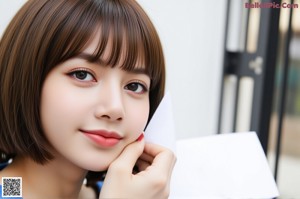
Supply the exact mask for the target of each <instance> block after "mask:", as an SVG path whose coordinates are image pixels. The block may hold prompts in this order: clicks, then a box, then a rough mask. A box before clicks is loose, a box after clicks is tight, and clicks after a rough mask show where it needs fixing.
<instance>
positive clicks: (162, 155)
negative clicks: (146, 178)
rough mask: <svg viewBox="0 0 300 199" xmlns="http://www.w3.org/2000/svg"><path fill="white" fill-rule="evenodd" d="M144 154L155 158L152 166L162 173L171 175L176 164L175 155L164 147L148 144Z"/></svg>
mask: <svg viewBox="0 0 300 199" xmlns="http://www.w3.org/2000/svg"><path fill="white" fill-rule="evenodd" d="M144 153H146V154H148V155H150V156H153V157H154V159H153V162H152V166H153V167H154V168H156V169H157V170H158V171H160V172H162V173H168V174H169V175H171V173H172V171H173V168H174V165H175V162H176V156H175V154H174V153H173V152H172V151H171V150H169V149H167V148H164V147H162V146H159V145H156V144H152V143H146V144H145V149H144Z"/></svg>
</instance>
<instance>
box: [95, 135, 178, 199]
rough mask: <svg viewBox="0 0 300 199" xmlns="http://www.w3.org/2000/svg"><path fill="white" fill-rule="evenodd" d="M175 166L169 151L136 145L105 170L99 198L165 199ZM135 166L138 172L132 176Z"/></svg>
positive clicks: (139, 143)
mask: <svg viewBox="0 0 300 199" xmlns="http://www.w3.org/2000/svg"><path fill="white" fill-rule="evenodd" d="M175 162H176V157H175V155H174V154H173V152H171V151H170V150H168V149H166V148H164V147H162V146H158V145H155V144H148V143H145V141H144V139H142V140H140V141H136V142H134V143H132V144H130V145H128V146H127V147H126V148H125V149H124V150H123V152H122V153H121V154H120V156H119V157H118V158H117V159H116V160H115V161H114V162H112V164H111V165H110V166H109V168H108V171H107V174H106V177H105V180H104V184H103V187H102V190H101V193H100V198H143V199H159V198H168V196H169V192H170V180H171V175H172V171H173V168H174V165H175ZM135 165H137V166H138V167H139V170H140V171H139V172H138V173H136V174H133V173H132V171H133V167H134V166H135Z"/></svg>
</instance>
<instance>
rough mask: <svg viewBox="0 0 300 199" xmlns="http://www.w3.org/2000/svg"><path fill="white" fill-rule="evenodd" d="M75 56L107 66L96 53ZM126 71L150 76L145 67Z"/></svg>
mask: <svg viewBox="0 0 300 199" xmlns="http://www.w3.org/2000/svg"><path fill="white" fill-rule="evenodd" d="M74 58H79V59H84V60H86V61H87V62H90V63H96V64H99V65H101V66H105V65H106V64H105V61H103V60H102V59H101V58H99V57H96V56H95V55H93V54H89V53H83V52H81V53H79V54H78V55H76V56H75V57H74ZM125 71H126V72H128V73H133V74H143V75H147V76H149V74H148V72H147V70H146V69H145V67H134V68H133V69H131V70H125Z"/></svg>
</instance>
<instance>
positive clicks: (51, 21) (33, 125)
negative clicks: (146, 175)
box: [0, 0, 165, 164]
mask: <svg viewBox="0 0 300 199" xmlns="http://www.w3.org/2000/svg"><path fill="white" fill-rule="evenodd" d="M99 27H100V31H101V33H100V34H101V39H100V42H99V46H98V48H97V50H96V52H94V55H95V57H94V58H95V59H99V58H100V57H101V56H102V54H103V52H104V50H105V48H106V46H107V43H108V40H109V39H112V50H111V54H110V57H109V59H108V60H106V61H107V63H105V64H106V65H108V66H111V67H113V66H115V65H116V64H117V63H119V62H120V60H119V58H120V57H121V53H124V48H125V59H124V60H123V59H122V60H123V61H122V62H123V63H122V64H121V67H122V69H124V70H129V71H130V70H132V69H133V68H134V67H135V66H136V63H137V62H138V60H139V59H142V60H143V63H144V64H145V66H146V70H147V73H148V75H149V76H150V78H151V88H150V95H149V96H150V97H149V98H150V99H149V100H150V114H149V120H150V118H151V117H152V115H153V113H154V111H155V109H156V108H157V106H158V104H159V102H160V101H161V99H162V97H163V93H164V85H165V64H164V57H163V52H162V47H161V43H160V40H159V37H158V35H157V32H156V30H155V28H154V26H153V24H152V23H151V21H150V19H149V18H148V16H147V15H146V13H145V12H144V11H143V9H142V8H141V7H140V6H139V5H138V3H137V2H136V1H135V0H29V1H28V2H27V3H26V4H25V5H24V6H23V7H22V8H21V9H20V11H19V12H18V13H17V14H16V16H15V17H14V18H13V20H12V21H11V23H10V24H9V25H8V27H7V29H6V31H5V33H4V34H3V37H2V39H1V41H0V93H1V97H0V152H1V151H3V153H5V154H7V155H9V156H10V155H14V154H20V155H27V156H30V157H31V158H32V159H33V160H34V161H36V162H38V163H41V164H43V163H45V162H47V160H50V159H51V158H53V157H52V154H51V153H50V152H49V149H50V147H51V146H50V145H49V143H48V141H47V140H46V138H45V136H44V134H43V129H42V126H41V121H40V97H41V88H42V85H43V82H44V80H45V77H46V76H47V74H48V73H49V71H50V70H51V69H53V68H54V67H55V66H56V65H58V64H59V63H62V62H64V61H66V60H68V59H70V58H72V57H74V56H76V55H78V54H79V53H80V52H82V51H83V50H84V48H85V47H86V45H87V44H88V42H89V41H90V40H91V38H92V37H93V36H94V35H95V34H96V33H97V31H98V30H99ZM124 44H125V45H126V46H125V47H123V48H122V45H124ZM121 51H123V52H121ZM90 61H95V60H90ZM149 120H148V121H149ZM0 159H1V156H0Z"/></svg>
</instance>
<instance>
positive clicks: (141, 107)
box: [129, 101, 149, 135]
mask: <svg viewBox="0 0 300 199" xmlns="http://www.w3.org/2000/svg"><path fill="white" fill-rule="evenodd" d="M148 116H149V102H148V101H145V102H144V103H141V104H138V105H137V104H135V105H133V106H132V107H131V108H130V115H129V117H130V121H131V124H130V125H131V127H132V129H134V132H136V135H139V134H141V133H142V132H143V131H144V129H145V126H146V124H147V121H148Z"/></svg>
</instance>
